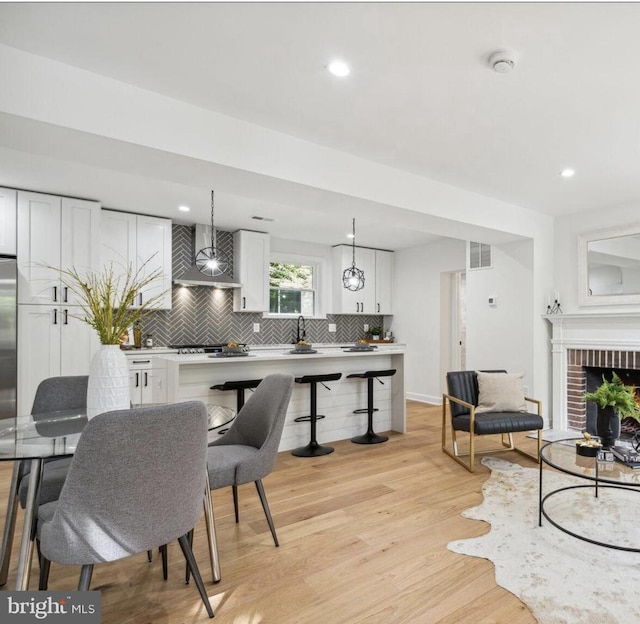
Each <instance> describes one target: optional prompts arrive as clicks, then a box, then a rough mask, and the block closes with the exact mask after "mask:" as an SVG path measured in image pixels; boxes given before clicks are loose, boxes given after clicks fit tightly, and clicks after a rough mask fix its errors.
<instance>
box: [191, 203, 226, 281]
mask: <svg viewBox="0 0 640 624" xmlns="http://www.w3.org/2000/svg"><path fill="white" fill-rule="evenodd" d="M213 216H214V192H213V191H211V247H205V248H204V249H201V250H200V251H199V252H198V253H197V254H196V267H197V269H198V271H200V273H204V274H205V275H209V276H210V277H215V276H217V275H223V274H224V273H226V272H227V270H228V269H229V258H228V257H227V254H226V253H224V252H223V251H220V250H219V249H216V228H215V224H214V221H213Z"/></svg>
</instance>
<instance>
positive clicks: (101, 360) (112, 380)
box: [87, 345, 131, 419]
mask: <svg viewBox="0 0 640 624" xmlns="http://www.w3.org/2000/svg"><path fill="white" fill-rule="evenodd" d="M130 406H131V398H130V393H129V367H128V366H127V358H126V356H125V354H124V353H123V352H122V351H121V350H120V347H119V346H118V345H101V346H100V349H99V350H98V352H97V353H96V354H95V355H94V356H93V359H92V360H91V366H90V367H89V385H88V387H87V418H89V419H91V418H93V417H94V416H97V415H98V414H102V413H103V412H110V411H111V410H119V409H128V408H129V407H130Z"/></svg>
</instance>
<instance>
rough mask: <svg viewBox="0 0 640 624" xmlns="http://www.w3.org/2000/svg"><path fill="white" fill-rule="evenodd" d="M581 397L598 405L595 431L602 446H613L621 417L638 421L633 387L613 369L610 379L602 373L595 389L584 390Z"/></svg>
mask: <svg viewBox="0 0 640 624" xmlns="http://www.w3.org/2000/svg"><path fill="white" fill-rule="evenodd" d="M582 398H583V400H584V401H590V402H592V403H595V404H596V405H597V406H598V415H597V418H596V433H597V435H598V437H599V438H600V441H601V442H602V446H603V448H610V447H611V446H613V445H614V444H615V442H616V440H617V439H618V437H619V436H620V420H621V419H623V418H628V417H631V418H634V419H635V420H637V421H638V422H640V407H638V404H637V402H636V396H635V387H634V386H627V385H625V384H624V383H623V382H622V380H621V379H620V377H619V376H618V375H617V374H616V372H615V371H612V373H611V381H609V380H607V378H606V377H605V376H604V375H603V376H602V383H601V384H600V385H599V386H598V387H597V388H596V389H595V391H594V392H586V393H585V394H584V396H583V397H582Z"/></svg>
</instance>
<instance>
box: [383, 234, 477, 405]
mask: <svg viewBox="0 0 640 624" xmlns="http://www.w3.org/2000/svg"><path fill="white" fill-rule="evenodd" d="M465 250H466V243H465V242H464V241H461V240H455V239H443V240H440V241H437V242H435V243H433V244H430V245H421V246H419V247H411V248H409V249H403V250H401V251H397V252H396V253H395V255H394V302H393V312H394V314H393V324H392V329H393V333H394V335H395V336H396V339H397V340H398V341H399V342H405V343H406V344H407V352H406V356H405V384H406V389H407V398H409V399H414V400H417V401H425V402H427V403H439V402H440V400H441V397H442V386H441V373H440V338H441V336H440V334H441V318H440V275H441V273H443V272H450V271H462V270H464V268H465V257H466V256H465V254H466V251H465ZM445 339H446V337H445Z"/></svg>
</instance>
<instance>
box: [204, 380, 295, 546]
mask: <svg viewBox="0 0 640 624" xmlns="http://www.w3.org/2000/svg"><path fill="white" fill-rule="evenodd" d="M293 383H294V382H293V376H292V375H285V374H281V373H278V374H274V375H267V376H266V377H265V378H264V379H263V380H262V382H261V383H260V385H259V386H258V387H257V388H256V390H255V392H254V393H253V394H252V395H251V396H250V397H249V399H248V401H247V402H246V403H245V404H244V406H243V407H242V409H241V410H240V412H239V413H238V415H237V416H236V418H235V420H234V421H233V422H232V423H231V426H230V427H229V430H228V431H227V433H225V434H224V435H223V436H222V437H220V438H218V439H217V440H215V441H214V442H212V443H211V444H210V445H209V449H208V451H207V464H208V468H209V483H210V487H211V489H212V490H216V489H218V488H223V487H229V486H231V487H232V488H233V504H234V510H235V516H236V522H238V521H239V512H238V486H239V485H242V484H244V483H250V482H251V481H253V482H255V484H256V489H257V491H258V496H259V497H260V502H261V503H262V508H263V510H264V515H265V517H266V519H267V523H268V524H269V529H270V530H271V535H272V536H273V541H274V543H275V545H276V546H279V542H278V537H277V535H276V530H275V527H274V524H273V519H272V518H271V512H270V510H269V503H268V502H267V496H266V494H265V491H264V486H263V484H262V479H263V478H264V477H266V476H267V475H268V474H269V473H270V472H271V471H272V470H273V467H274V465H275V462H276V456H277V454H278V446H279V445H280V439H281V437H282V430H283V428H284V421H285V417H286V415H287V408H288V406H289V400H290V399H291V393H292V392H293Z"/></svg>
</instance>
